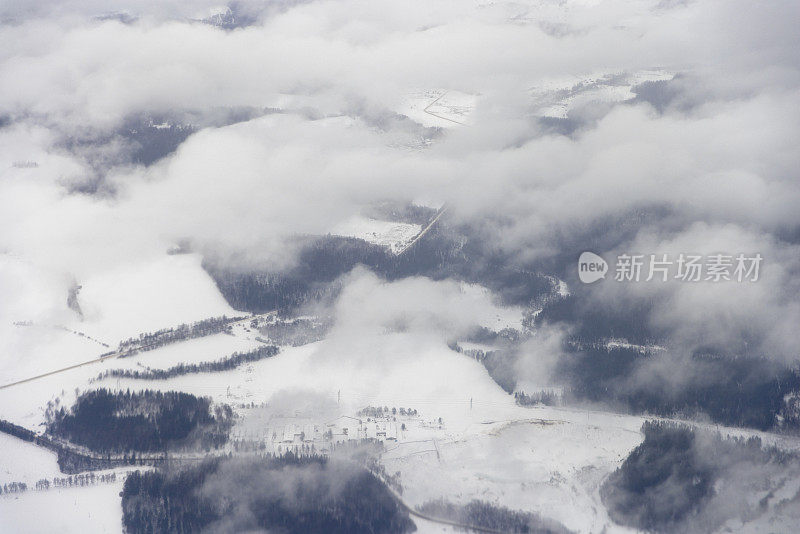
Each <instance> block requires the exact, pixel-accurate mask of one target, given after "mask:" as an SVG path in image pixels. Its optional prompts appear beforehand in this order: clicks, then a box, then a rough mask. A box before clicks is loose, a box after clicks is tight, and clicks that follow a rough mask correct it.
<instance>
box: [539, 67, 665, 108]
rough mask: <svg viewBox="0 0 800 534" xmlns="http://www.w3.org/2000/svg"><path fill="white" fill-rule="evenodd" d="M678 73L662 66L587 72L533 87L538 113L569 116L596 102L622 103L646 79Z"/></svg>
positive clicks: (632, 95)
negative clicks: (622, 70) (628, 70)
mask: <svg viewBox="0 0 800 534" xmlns="http://www.w3.org/2000/svg"><path fill="white" fill-rule="evenodd" d="M673 76H674V74H673V73H670V72H667V71H664V70H661V69H653V70H643V71H635V72H620V73H616V72H615V73H607V72H603V73H595V74H591V75H587V76H583V77H581V76H573V77H569V78H561V79H550V80H542V81H540V82H537V84H536V85H535V86H534V87H533V88H531V90H530V94H531V98H532V100H533V106H534V114H535V115H539V116H542V117H553V118H560V119H565V118H567V117H568V116H569V114H570V112H571V111H573V110H575V109H577V108H580V107H581V106H584V105H587V104H592V103H609V104H613V103H619V102H625V101H627V100H632V99H633V98H635V97H636V94H635V93H633V91H632V89H633V88H634V87H635V86H636V85H638V84H640V83H643V82H649V81H659V80H671V79H672V78H673Z"/></svg>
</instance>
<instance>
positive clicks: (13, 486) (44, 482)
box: [0, 473, 117, 495]
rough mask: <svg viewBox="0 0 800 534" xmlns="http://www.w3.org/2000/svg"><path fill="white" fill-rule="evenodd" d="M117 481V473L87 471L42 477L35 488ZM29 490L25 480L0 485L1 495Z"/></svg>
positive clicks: (41, 489)
mask: <svg viewBox="0 0 800 534" xmlns="http://www.w3.org/2000/svg"><path fill="white" fill-rule="evenodd" d="M116 481H117V474H116V473H107V474H106V473H104V474H101V475H95V474H94V473H87V474H83V475H75V476H68V477H55V478H53V481H52V482H51V481H50V480H49V479H47V478H42V479H39V480H37V481H36V484H35V485H34V490H36V491H46V490H48V489H50V488H51V487H52V488H75V487H77V488H82V487H85V486H94V485H96V484H111V483H113V482H116ZM27 490H28V485H27V484H26V483H24V482H9V483H5V484H3V485H2V486H0V495H2V494H10V493H22V492H25V491H27Z"/></svg>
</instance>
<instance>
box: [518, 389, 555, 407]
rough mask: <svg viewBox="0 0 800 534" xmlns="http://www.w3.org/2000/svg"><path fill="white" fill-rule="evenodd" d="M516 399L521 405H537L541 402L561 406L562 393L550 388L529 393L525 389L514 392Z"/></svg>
mask: <svg viewBox="0 0 800 534" xmlns="http://www.w3.org/2000/svg"><path fill="white" fill-rule="evenodd" d="M514 400H515V401H516V402H517V404H519V405H520V406H537V405H540V404H543V405H545V406H559V405H561V394H559V393H556V392H555V391H549V390H543V391H537V392H536V393H531V394H527V393H525V392H524V391H516V392H514Z"/></svg>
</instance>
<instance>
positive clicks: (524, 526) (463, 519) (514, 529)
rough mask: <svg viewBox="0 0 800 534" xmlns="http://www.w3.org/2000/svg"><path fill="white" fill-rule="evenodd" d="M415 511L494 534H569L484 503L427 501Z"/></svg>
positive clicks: (524, 514) (547, 522)
mask: <svg viewBox="0 0 800 534" xmlns="http://www.w3.org/2000/svg"><path fill="white" fill-rule="evenodd" d="M418 510H419V511H420V512H421V513H423V514H426V515H428V516H431V517H435V518H437V519H446V520H448V521H453V522H456V523H460V524H462V525H469V526H473V527H478V528H482V529H487V530H492V531H495V532H506V533H509V534H512V533H513V534H527V533H532V532H535V533H538V534H564V533H567V532H569V530H567V529H566V528H565V527H564V526H563V525H561V524H560V523H558V522H557V521H554V520H552V519H545V518H542V517H541V516H540V515H539V514H533V513H530V512H522V511H517V510H511V509H509V508H506V507H504V506H497V505H494V504H491V503H489V502H486V501H479V500H473V501H470V502H469V503H467V504H465V505H457V504H453V503H451V502H448V501H445V500H444V499H439V500H435V501H428V502H426V503H425V504H423V505H422V506H420V507H419V508H418Z"/></svg>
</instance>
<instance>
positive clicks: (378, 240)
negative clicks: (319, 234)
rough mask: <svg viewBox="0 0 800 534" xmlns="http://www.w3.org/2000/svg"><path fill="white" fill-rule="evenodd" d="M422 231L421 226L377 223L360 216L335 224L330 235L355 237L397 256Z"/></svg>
mask: <svg viewBox="0 0 800 534" xmlns="http://www.w3.org/2000/svg"><path fill="white" fill-rule="evenodd" d="M421 231H422V226H420V225H418V224H409V223H402V222H392V221H379V220H377V219H370V218H367V217H362V216H360V215H356V216H353V217H351V218H349V219H347V220H346V221H343V222H341V223H339V224H337V225H336V226H335V227H334V228H333V229H332V230H331V234H333V235H338V236H343V237H356V238H358V239H363V240H364V241H366V242H368V243H372V244H374V245H380V246H382V247H386V248H388V249H389V250H390V251H392V252H393V253H395V254H397V253H398V252H400V251H401V250H403V248H405V246H406V245H408V244H409V243H410V242H411V241H412V240H413V239H414V238H415V237H417V235H418V234H419V233H420V232H421Z"/></svg>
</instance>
